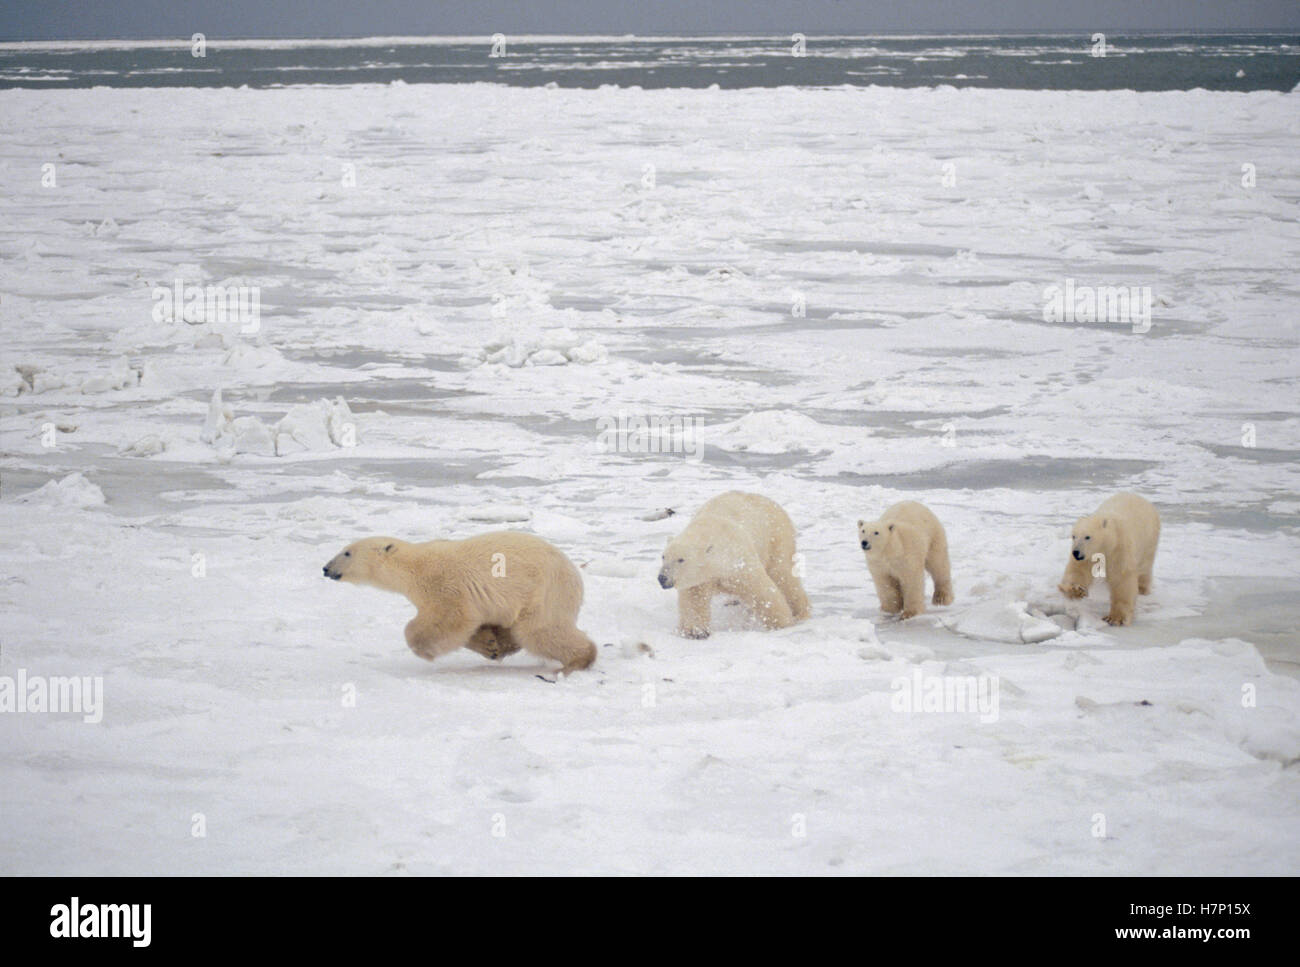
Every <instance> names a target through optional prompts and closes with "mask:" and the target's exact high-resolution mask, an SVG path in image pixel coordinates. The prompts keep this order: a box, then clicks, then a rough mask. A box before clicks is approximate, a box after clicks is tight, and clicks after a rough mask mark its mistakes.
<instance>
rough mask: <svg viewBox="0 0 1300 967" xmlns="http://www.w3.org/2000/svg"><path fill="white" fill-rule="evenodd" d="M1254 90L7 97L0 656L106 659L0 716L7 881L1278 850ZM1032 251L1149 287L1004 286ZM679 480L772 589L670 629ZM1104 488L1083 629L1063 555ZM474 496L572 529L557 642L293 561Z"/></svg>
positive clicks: (1281, 177) (1149, 868)
mask: <svg viewBox="0 0 1300 967" xmlns="http://www.w3.org/2000/svg"><path fill="white" fill-rule="evenodd" d="M1298 96H1300V95H1296V94H1272V93H1253V94H1213V93H1207V92H1204V91H1192V92H1186V93H1157V94H1135V93H1131V92H1128V93H1126V92H1109V93H1106V92H1099V93H1069V92H1056V93H1035V92H1008V91H983V90H976V89H967V90H954V89H938V90H904V89H881V88H860V89H834V90H802V89H792V88H786V89H777V90H744V91H718V90H711V91H685V90H664V91H641V90H619V89H615V88H602V89H600V90H596V91H576V90H560V89H521V88H507V87H498V86H489V85H463V86H418V85H409V86H408V85H393V86H391V87H384V86H358V87H354V88H329V89H314V88H287V89H281V90H261V91H253V90H246V89H245V90H206V89H199V90H189V89H175V90H158V89H154V90H136V89H130V90H127V89H123V90H106V89H91V90H78V91H64V92H44V91H40V92H37V91H26V90H15V91H4V92H0V130H3V131H4V132H5V135H4V138H3V139H0V180H2V182H3V185H4V188H5V199H4V202H3V205H4V216H3V219H0V325H2V326H3V343H2V346H3V348H2V349H0V434H2V438H0V444H2V450H3V486H2V487H0V528H2V529H3V531H4V533H5V537H6V539H5V540H4V542H3V544H2V545H0V615H2V620H3V633H2V637H0V685H2V680H3V678H4V677H5V676H9V677H13V676H16V675H17V674H18V671H19V670H20V669H21V670H23V671H24V673H25V674H26V675H27V676H73V675H75V676H91V677H95V676H98V677H101V678H102V681H103V697H104V705H103V710H102V711H103V717H102V721H100V722H98V723H97V724H94V723H89V722H86V721H84V720H83V717H82V716H80V715H74V714H54V713H36V712H12V713H0V873H25V874H26V873H30V874H70V873H82V874H86V873H89V874H109V873H117V874H146V873H179V874H188V873H307V874H322V873H366V874H385V873H394V874H397V873H417V874H418V873H469V874H486V873H555V872H559V873H597V872H600V873H675V872H676V873H751V872H774V873H797V874H817V873H840V874H860V873H873V874H874V873H919V874H933V873H992V874H1026V873H1028V874H1047V873H1080V874H1083V873H1089V874H1114V875H1131V874H1192V873H1200V874H1254V873H1279V874H1296V873H1298V872H1300V681H1298V680H1297V677H1296V668H1297V658H1298V657H1300V648H1297V641H1296V638H1297V630H1296V629H1297V626H1298V625H1300V603H1298V602H1300V594H1298V593H1297V592H1300V581H1298V580H1297V563H1296V562H1297V561H1300V503H1297V501H1296V499H1295V494H1296V492H1297V490H1298V489H1300V487H1298V486H1297V485H1298V484H1300V474H1298V473H1297V457H1298V456H1300V393H1298V392H1297V390H1298V388H1300V379H1298V377H1300V373H1298V371H1297V359H1298V356H1297V351H1298V350H1300V334H1298V331H1297V327H1298V326H1300V289H1297V286H1296V275H1295V268H1296V266H1297V265H1300V218H1298V217H1297V216H1300V150H1297V148H1300V135H1298V133H1297V124H1296V119H1297V117H1300V113H1298V111H1297V107H1298V106H1300V101H1297V97H1298ZM948 163H952V164H953V165H954V168H953V170H954V171H955V175H956V183H955V184H947V183H945V182H944V180H943V179H944V175H945V168H944V165H945V164H948ZM1246 163H1249V164H1252V165H1254V166H1255V170H1256V172H1257V183H1256V184H1255V186H1254V187H1251V188H1247V187H1244V186H1243V184H1242V165H1243V164H1246ZM47 164H48V165H51V166H53V167H52V169H49V170H51V171H52V172H53V175H54V178H55V183H54V184H53V185H43V184H42V173H43V171H44V170H45V169H43V167H42V166H43V165H47ZM347 166H350V167H347ZM650 166H653V167H652V168H650ZM648 172H651V173H652V175H653V177H648V176H647V173H648ZM349 173H351V174H353V175H355V184H352V183H351V179H350V178H348V177H346V176H347V175H348V174H349ZM176 279H183V280H184V282H185V283H186V284H188V285H196V286H197V285H201V286H218V285H224V286H232V287H233V286H256V287H258V288H259V289H260V294H261V309H262V316H261V320H260V326H259V327H258V329H257V331H256V333H245V332H241V331H240V330H239V329H238V328H237V327H236V328H233V329H232V328H231V327H228V326H227V327H224V328H223V327H221V326H219V325H217V324H215V323H214V324H199V325H195V324H191V323H187V322H185V321H184V320H181V321H178V322H175V323H159V322H156V321H154V319H153V317H152V315H151V309H152V300H151V291H153V289H154V287H168V286H171V285H172V284H173V280H176ZM1066 279H1074V280H1076V282H1077V283H1078V284H1080V285H1092V286H1107V285H1117V286H1118V285H1123V286H1136V287H1150V289H1151V291H1152V294H1153V299H1152V306H1153V309H1152V319H1151V328H1150V330H1149V331H1147V332H1145V333H1137V332H1134V331H1133V330H1132V328H1131V327H1129V326H1126V325H1118V324H1112V323H1079V324H1069V323H1047V322H1044V321H1043V305H1044V294H1043V293H1044V290H1045V289H1046V288H1047V287H1048V286H1051V285H1058V286H1059V285H1063V284H1064V282H1065V280H1066ZM796 305H799V306H800V310H799V311H794V309H793V307H794V306H796ZM625 417H633V418H642V419H652V420H654V419H666V420H677V421H679V422H678V423H676V424H673V425H672V427H671V428H670V430H669V431H661V429H651V430H649V431H648V432H646V433H645V434H642V435H639V436H638V432H639V431H636V430H635V429H634V430H633V432H632V434H631V436H630V437H628V436H624V437H619V436H618V434H613V436H612V439H613V440H614V441H615V443H614V445H610V440H611V434H610V433H609V432H608V428H609V425H610V424H611V423H616V424H617V425H619V426H624V427H626V426H629V425H633V424H627V423H618V421H620V420H621V419H623V418H625ZM680 421H688V422H687V423H686V424H685V425H686V426H687V427H688V428H689V429H690V432H688V433H682V432H680V429H681V427H682V425H683V423H682V422H680ZM695 421H699V424H698V425H699V426H700V427H702V429H701V430H700V432H699V433H698V435H696V434H695V433H694V427H695V426H696V425H697V424H696V422H695ZM635 425H636V426H640V425H642V424H635ZM345 431H346V433H345ZM602 431H604V432H603V434H602ZM619 440H622V442H621V443H619V442H618V441H619ZM237 441H242V445H241V443H240V442H237ZM672 441H678V442H682V441H689V442H692V443H697V444H698V447H694V448H690V449H692V452H683V451H682V449H681V448H676V449H675V448H674V447H673V446H672V445H671V444H672ZM727 489H742V490H751V491H758V492H761V493H764V494H766V495H767V496H770V497H772V498H774V499H775V500H777V501H779V502H780V503H781V504H782V505H783V506H784V507H785V508H786V509H787V510H788V512H789V513H790V515H791V517H792V518H793V520H794V521H795V524H796V526H797V528H798V531H799V549H800V551H801V553H802V554H803V557H804V566H805V583H806V586H807V588H808V591H809V594H810V597H811V600H812V603H813V609H814V614H813V617H812V618H811V619H810V620H808V621H807V622H804V623H802V624H800V625H797V626H795V627H792V628H789V629H786V630H783V631H779V632H763V631H760V630H756V629H755V628H753V627H752V626H750V625H748V624H747V623H746V622H745V620H744V618H743V616H742V615H740V614H738V613H737V612H738V611H739V609H737V608H735V607H729V606H727V604H726V602H724V601H721V600H719V601H718V602H717V603H716V605H715V609H714V612H715V632H714V634H713V636H712V637H711V638H709V639H707V640H704V641H690V640H685V639H682V638H679V637H677V636H676V635H675V634H674V627H675V619H676V614H675V598H674V595H673V593H672V592H666V591H663V590H661V589H660V588H659V586H658V584H657V583H656V581H655V574H656V571H657V569H658V566H659V555H660V553H661V551H662V548H663V545H664V543H665V542H666V541H667V539H668V538H669V537H670V536H671V535H672V534H674V533H676V532H677V531H679V530H680V528H681V527H682V526H683V525H684V524H685V522H686V520H687V519H688V517H689V514H690V513H691V512H693V511H694V510H695V509H696V508H697V507H698V506H699V505H700V504H701V503H703V502H704V501H705V500H706V499H708V498H709V497H711V496H713V495H715V494H717V493H719V492H721V491H723V490H727ZM1121 489H1133V490H1137V491H1140V492H1141V493H1143V494H1144V495H1146V496H1147V497H1149V498H1150V499H1151V500H1153V501H1154V502H1155V503H1156V504H1157V506H1158V507H1159V508H1160V509H1161V512H1162V514H1163V518H1164V533H1163V536H1162V543H1161V549H1160V554H1159V556H1158V558H1157V563H1156V578H1155V593H1154V594H1153V595H1151V596H1149V597H1144V598H1142V599H1141V600H1140V603H1139V606H1138V616H1137V621H1136V623H1135V624H1134V625H1132V626H1131V627H1125V628H1110V627H1108V626H1107V625H1105V624H1104V623H1103V622H1102V621H1101V616H1102V615H1103V614H1105V610H1106V590H1105V587H1104V585H1098V586H1097V588H1096V589H1095V590H1094V592H1093V594H1092V596H1091V597H1089V598H1087V599H1085V600H1083V601H1081V602H1067V601H1065V599H1063V598H1062V597H1061V596H1060V595H1059V594H1058V593H1057V592H1056V591H1055V585H1056V582H1057V581H1058V580H1059V577H1060V573H1061V570H1062V568H1063V566H1064V562H1065V556H1066V553H1067V535H1068V530H1069V526H1070V523H1071V522H1072V521H1073V520H1074V518H1076V517H1078V516H1080V515H1081V514H1084V513H1087V512H1090V511H1091V510H1092V509H1093V508H1094V507H1095V506H1096V505H1097V504H1098V503H1100V502H1101V500H1102V499H1104V498H1105V497H1106V496H1107V495H1109V494H1110V493H1113V492H1115V491H1117V490H1121ZM902 499H920V500H923V501H925V502H926V503H927V504H928V505H929V506H930V507H931V508H932V509H933V510H934V511H935V512H936V513H937V514H938V516H939V517H940V519H941V520H942V521H943V522H944V523H945V525H946V527H947V530H948V535H949V540H950V544H951V548H952V558H953V570H954V576H955V585H956V602H955V603H954V604H953V605H951V606H949V607H946V608H935V609H933V610H932V611H931V612H929V613H927V614H925V615H923V616H920V617H917V618H914V619H912V620H910V621H908V622H905V623H900V622H898V621H897V620H893V619H886V618H884V617H883V616H882V615H881V614H880V612H879V609H878V607H877V602H876V599H875V594H874V591H873V589H872V588H871V584H870V581H869V579H868V575H867V572H866V567H865V564H864V562H863V560H862V555H861V552H860V550H859V549H858V548H857V546H856V541H855V526H856V521H857V520H858V519H859V518H873V517H875V516H878V514H879V513H880V512H881V511H882V510H883V509H884V508H885V507H886V506H887V505H889V504H890V503H893V502H895V501H898V500H902ZM666 508H672V509H673V510H675V511H676V513H675V514H674V515H672V516H669V515H667V514H666V512H665V509H666ZM647 518H656V519H653V520H651V519H647ZM500 527H512V528H517V529H521V530H527V531H530V532H532V533H535V534H538V535H541V536H543V537H545V538H547V539H548V540H551V541H553V542H554V543H555V544H557V545H558V546H560V547H561V548H563V549H564V550H565V551H566V552H567V553H568V554H569V555H570V556H571V557H572V558H573V560H574V561H575V562H576V563H578V564H579V565H582V566H583V567H584V574H585V580H586V603H585V605H584V608H583V611H582V615H581V620H580V625H581V626H582V627H583V628H584V629H585V630H586V631H587V632H588V633H589V634H590V635H591V636H592V637H593V638H594V639H595V640H596V641H597V642H598V644H599V645H600V657H599V660H598V662H597V664H596V665H595V667H594V668H593V669H591V670H589V671H586V672H581V673H577V674H574V675H572V676H570V677H568V678H564V679H560V680H558V681H554V680H553V679H554V678H555V675H554V668H553V667H551V666H549V665H547V664H546V663H543V662H541V661H540V660H538V659H536V658H533V657H531V656H528V655H525V654H517V655H514V656H512V657H510V658H508V659H507V660H506V661H504V662H503V663H499V664H497V663H491V662H488V661H486V660H484V659H482V658H481V657H479V656H478V655H475V654H473V653H470V652H464V651H462V652H458V653H456V654H453V655H451V656H448V657H446V658H444V659H442V660H440V661H438V662H436V663H433V664H429V663H426V662H422V661H421V660H419V659H417V658H416V657H415V656H414V655H412V654H411V653H410V652H408V651H407V649H406V648H405V645H404V642H403V637H402V626H403V624H404V623H405V621H406V620H408V618H409V617H410V616H411V614H412V613H413V612H412V608H411V606H410V605H409V604H408V603H407V602H406V601H404V600H403V599H402V598H400V597H398V596H395V595H385V594H383V593H382V592H379V591H376V590H373V589H369V588H360V587H355V586H349V585H338V584H335V583H333V582H329V581H326V580H324V579H323V577H322V574H321V566H322V565H323V564H324V563H325V562H326V561H327V560H328V559H329V558H331V557H332V556H333V555H334V554H335V553H337V552H338V551H339V550H340V549H341V548H342V547H343V546H344V545H345V544H347V543H349V542H350V541H352V540H355V539H356V538H358V537H361V536H365V535H370V534H389V535H394V536H399V537H403V538H406V539H410V540H426V539H431V538H435V537H465V536H468V535H470V534H474V533H480V532H483V531H486V530H492V529H496V528H500ZM918 675H919V676H920V677H919V678H917V676H918ZM980 676H985V677H984V678H983V679H980ZM994 676H995V677H996V681H997V683H998V690H997V699H998V702H997V710H996V714H995V715H993V716H988V715H981V714H979V713H978V712H976V711H973V710H971V709H969V708H966V709H949V710H947V711H926V710H925V709H924V707H920V708H917V709H914V710H912V711H907V710H905V709H903V708H901V707H900V696H901V695H903V694H904V691H905V689H906V688H907V687H910V683H911V682H913V681H918V682H922V683H924V682H933V681H940V682H945V681H947V682H951V681H956V680H958V679H966V678H975V679H977V680H982V681H985V682H988V681H992V680H993V677H994ZM197 833H202V835H197Z"/></svg>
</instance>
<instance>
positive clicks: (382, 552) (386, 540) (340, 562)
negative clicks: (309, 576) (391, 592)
mask: <svg viewBox="0 0 1300 967" xmlns="http://www.w3.org/2000/svg"><path fill="white" fill-rule="evenodd" d="M401 546H402V541H399V540H398V539H397V538H395V537H367V538H364V539H363V540H359V541H357V542H356V543H354V544H349V545H348V546H347V547H345V548H343V550H342V551H340V552H339V553H338V554H336V555H335V556H334V559H333V560H331V561H330V562H329V563H328V564H326V565H325V567H324V568H323V570H324V572H325V576H326V577H327V578H332V579H333V580H335V581H350V582H352V583H353V584H377V585H381V586H382V584H383V583H384V581H383V578H384V572H385V570H386V569H387V567H388V565H389V564H390V563H391V561H392V560H393V555H394V554H396V553H397V550H398V548H400V547H401Z"/></svg>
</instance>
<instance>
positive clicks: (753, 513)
mask: <svg viewBox="0 0 1300 967" xmlns="http://www.w3.org/2000/svg"><path fill="white" fill-rule="evenodd" d="M794 571H795V548H794V524H793V523H792V522H791V521H790V517H789V515H788V514H786V512H785V511H784V510H782V509H781V507H780V505H778V504H776V503H774V502H773V501H771V500H768V499H767V498H766V497H761V496H759V495H758V494H745V493H740V492H738V491H734V490H733V491H729V492H727V493H725V494H721V495H719V496H717V497H714V498H713V499H712V500H710V501H709V502H708V503H706V504H705V505H704V506H703V507H701V508H700V510H699V512H698V513H697V514H696V515H695V516H694V517H693V518H691V522H690V523H689V524H688V525H687V526H686V529H685V530H684V531H682V533H681V534H679V535H678V536H677V537H674V538H673V539H672V540H671V541H669V542H668V547H667V548H666V549H665V550H664V558H663V567H662V568H661V569H660V571H659V584H660V586H661V587H664V588H676V589H677V611H678V623H677V632H678V634H681V635H683V636H684V637H687V638H707V637H708V636H709V624H710V618H711V615H710V610H711V609H710V604H711V602H712V600H713V597H714V596H715V595H718V594H732V595H735V596H736V597H738V598H739V599H740V601H741V603H742V604H744V605H746V606H747V607H748V608H749V610H750V611H751V612H753V614H754V615H755V616H756V617H757V618H758V619H759V621H761V622H762V623H763V625H764V626H765V627H768V628H785V627H787V626H788V625H791V624H794V623H795V622H796V621H802V620H803V619H804V618H806V617H808V614H809V612H810V608H809V606H808V595H807V594H805V593H804V589H803V584H801V583H800V581H799V578H798V577H797V576H796V575H795V573H794Z"/></svg>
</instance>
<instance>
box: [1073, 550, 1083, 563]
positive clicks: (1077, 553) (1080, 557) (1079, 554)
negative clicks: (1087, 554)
mask: <svg viewBox="0 0 1300 967" xmlns="http://www.w3.org/2000/svg"><path fill="white" fill-rule="evenodd" d="M1074 559H1075V560H1076V561H1082V560H1083V553H1082V552H1081V551H1075V552H1074Z"/></svg>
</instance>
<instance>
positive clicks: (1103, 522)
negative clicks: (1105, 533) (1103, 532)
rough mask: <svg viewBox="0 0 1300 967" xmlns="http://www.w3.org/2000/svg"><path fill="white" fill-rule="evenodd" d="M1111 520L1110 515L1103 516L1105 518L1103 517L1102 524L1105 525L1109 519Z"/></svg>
mask: <svg viewBox="0 0 1300 967" xmlns="http://www.w3.org/2000/svg"><path fill="white" fill-rule="evenodd" d="M1109 520H1110V518H1109V517H1103V518H1102V519H1101V526H1102V527H1105V526H1106V523H1107V521H1109Z"/></svg>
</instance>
